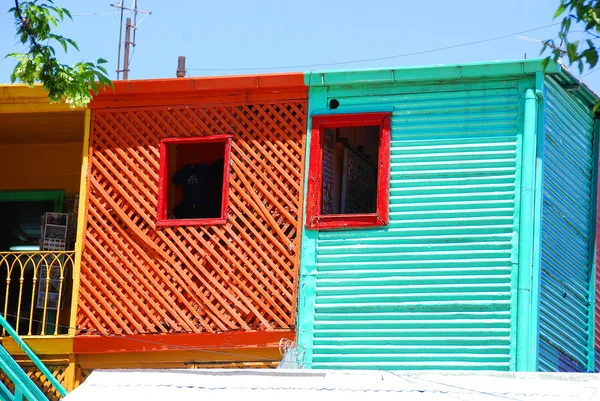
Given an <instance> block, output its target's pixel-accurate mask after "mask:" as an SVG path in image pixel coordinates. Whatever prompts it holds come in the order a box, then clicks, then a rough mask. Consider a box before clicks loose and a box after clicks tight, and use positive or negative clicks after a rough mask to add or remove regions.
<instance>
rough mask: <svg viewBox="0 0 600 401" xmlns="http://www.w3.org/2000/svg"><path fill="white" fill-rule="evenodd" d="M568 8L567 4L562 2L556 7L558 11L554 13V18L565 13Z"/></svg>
mask: <svg viewBox="0 0 600 401" xmlns="http://www.w3.org/2000/svg"><path fill="white" fill-rule="evenodd" d="M566 9H567V5H566V4H565V3H561V4H560V6H558V8H557V9H556V12H555V13H554V18H556V17H558V16H559V15H561V14H562V13H564V12H565V10H566Z"/></svg>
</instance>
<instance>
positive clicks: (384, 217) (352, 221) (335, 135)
mask: <svg viewBox="0 0 600 401" xmlns="http://www.w3.org/2000/svg"><path fill="white" fill-rule="evenodd" d="M390 116H391V115H390V113H364V114H336V115H325V116H315V117H313V119H312V130H311V145H310V163H309V171H308V198H307V207H306V227H307V228H309V229H328V228H331V229H334V228H351V227H376V226H385V225H387V224H388V221H389V213H388V204H389V186H390Z"/></svg>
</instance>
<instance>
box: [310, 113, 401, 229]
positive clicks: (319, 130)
mask: <svg viewBox="0 0 600 401" xmlns="http://www.w3.org/2000/svg"><path fill="white" fill-rule="evenodd" d="M390 119H391V113H361V114H335V115H323V116H315V117H313V118H312V128H311V144H310V163H309V167H308V193H307V204H306V228H308V229H336V228H359V227H377V226H386V225H387V224H388V222H389V193H390ZM361 126H363V127H364V126H379V154H378V161H379V162H378V169H377V203H376V204H377V206H376V211H375V213H361V214H329V215H323V214H321V203H322V199H323V182H322V179H323V169H322V165H323V142H324V131H325V128H343V127H361Z"/></svg>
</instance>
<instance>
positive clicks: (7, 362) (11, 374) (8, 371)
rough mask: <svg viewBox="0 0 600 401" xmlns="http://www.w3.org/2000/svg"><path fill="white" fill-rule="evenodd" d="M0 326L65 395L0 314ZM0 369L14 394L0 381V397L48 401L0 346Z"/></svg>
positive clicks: (12, 399)
mask: <svg viewBox="0 0 600 401" xmlns="http://www.w3.org/2000/svg"><path fill="white" fill-rule="evenodd" d="M0 326H2V328H3V329H4V331H5V332H6V333H8V335H10V336H11V337H12V339H13V340H14V341H15V342H16V343H17V345H19V347H20V348H21V349H22V350H23V352H25V355H27V356H28V357H29V359H31V361H32V362H33V363H34V364H35V366H36V367H37V368H38V369H39V371H40V372H42V373H43V374H44V376H46V379H48V381H49V382H50V383H51V384H52V386H54V388H56V390H57V391H58V393H59V394H60V395H61V396H63V397H64V396H65V395H67V390H66V389H65V388H64V387H63V386H62V384H60V382H59V381H58V380H57V379H56V378H55V377H54V375H53V374H52V372H50V370H48V368H47V367H46V365H44V363H43V362H42V361H41V360H40V358H38V357H37V355H36V354H35V353H34V352H33V351H32V350H31V348H29V346H28V345H27V344H26V343H25V342H24V341H23V339H21V337H19V335H18V334H17V332H16V331H15V330H14V329H13V328H12V326H11V325H10V324H9V323H8V322H7V321H6V319H5V318H4V317H3V316H1V315H0ZM0 370H2V371H3V372H4V374H5V375H6V376H7V377H8V378H9V379H10V381H11V382H12V383H13V384H14V385H15V391H14V394H11V392H10V390H9V389H8V388H7V387H6V386H5V385H4V384H2V383H1V382H0V384H1V385H0V398H2V399H6V400H9V401H24V400H25V399H27V400H29V401H48V397H46V395H45V394H44V393H43V392H42V391H41V390H40V389H39V388H38V386H36V384H35V383H34V382H33V381H32V380H31V378H29V376H27V373H25V371H24V370H23V369H22V368H21V367H20V366H19V364H18V363H17V362H16V361H15V360H14V359H13V357H12V356H11V355H10V354H9V353H8V351H6V349H5V348H4V347H2V346H0Z"/></svg>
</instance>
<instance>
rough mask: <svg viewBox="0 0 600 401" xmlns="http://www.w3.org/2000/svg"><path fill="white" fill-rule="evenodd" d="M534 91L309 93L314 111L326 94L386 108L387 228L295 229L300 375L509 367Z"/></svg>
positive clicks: (519, 83) (509, 85)
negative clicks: (306, 371) (299, 236)
mask: <svg viewBox="0 0 600 401" xmlns="http://www.w3.org/2000/svg"><path fill="white" fill-rule="evenodd" d="M533 85H534V82H533V79H531V80H529V79H502V80H489V81H484V80H473V81H464V82H457V83H451V82H445V83H436V84H432V85H424V84H422V85H405V86H402V85H389V84H387V85H352V86H348V85H344V86H340V87H328V88H324V87H318V88H310V89H309V100H310V101H309V104H310V107H311V109H312V110H313V111H314V110H316V109H320V108H325V107H326V105H327V101H328V100H329V99H332V98H335V99H338V100H339V101H340V108H339V109H338V110H337V111H336V112H361V111H374V109H376V108H377V106H380V107H381V110H385V111H388V110H389V109H393V114H392V143H391V178H390V179H391V181H390V184H391V185H390V224H389V226H388V227H385V228H378V229H364V230H341V231H319V232H314V231H306V230H304V235H303V244H302V257H301V260H302V265H301V284H300V285H301V288H300V293H301V297H300V301H299V302H300V305H299V308H300V312H299V316H300V317H299V319H300V321H299V333H298V336H299V338H298V341H299V343H300V345H302V346H303V347H305V348H309V350H308V352H307V361H306V366H307V367H312V368H374V369H493V370H504V371H506V370H514V369H515V366H516V361H515V352H516V345H515V344H516V338H515V336H516V327H515V326H516V325H515V322H516V297H517V293H516V281H517V262H518V234H517V232H518V216H519V199H520V193H519V188H520V168H521V157H522V155H521V144H522V130H523V95H524V90H525V88H526V87H533ZM306 283H310V286H311V288H310V289H307V288H306ZM307 294H308V295H307ZM307 299H309V302H308V303H307V302H306V300H307Z"/></svg>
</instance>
